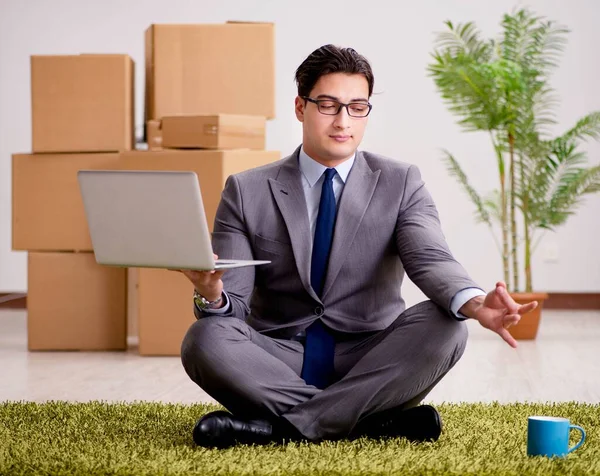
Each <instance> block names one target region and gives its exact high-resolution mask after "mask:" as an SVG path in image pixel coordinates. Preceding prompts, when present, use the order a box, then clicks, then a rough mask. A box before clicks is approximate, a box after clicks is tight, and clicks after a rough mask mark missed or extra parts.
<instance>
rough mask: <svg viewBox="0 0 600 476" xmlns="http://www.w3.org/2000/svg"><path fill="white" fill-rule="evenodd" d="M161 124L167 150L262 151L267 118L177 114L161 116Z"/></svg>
mask: <svg viewBox="0 0 600 476" xmlns="http://www.w3.org/2000/svg"><path fill="white" fill-rule="evenodd" d="M161 122H162V124H161V130H162V147H164V148H166V149H169V148H173V149H257V150H262V149H264V148H265V128H266V119H265V118H264V117H261V116H243V115H235V114H202V115H180V116H166V117H163V118H162V120H161Z"/></svg>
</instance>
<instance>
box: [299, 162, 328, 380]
mask: <svg viewBox="0 0 600 476" xmlns="http://www.w3.org/2000/svg"><path fill="white" fill-rule="evenodd" d="M335 173H336V172H335V169H327V170H325V174H324V175H325V180H324V181H323V188H322V190H321V201H320V202H319V214H318V215H317V227H316V229H315V239H314V242H313V251H312V261H311V268H310V284H311V286H312V288H313V289H314V290H315V293H317V295H318V296H321V294H322V292H323V285H324V284H325V273H326V271H327V260H328V258H329V250H330V249H331V242H332V240H333V227H334V224H335V212H336V208H335V195H334V194H333V177H334V175H335ZM334 351H335V340H334V338H333V336H332V335H331V334H330V333H329V332H328V331H327V329H326V328H325V326H324V325H323V323H322V322H321V320H320V319H317V320H316V321H315V322H313V323H312V324H311V325H310V326H309V327H308V328H307V329H306V344H305V346H304V362H303V365H302V375H301V376H302V378H303V379H304V381H305V382H306V383H307V384H309V385H314V386H315V387H317V388H325V387H327V386H328V385H329V383H330V382H331V377H332V376H333V356H334Z"/></svg>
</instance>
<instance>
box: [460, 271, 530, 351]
mask: <svg viewBox="0 0 600 476" xmlns="http://www.w3.org/2000/svg"><path fill="white" fill-rule="evenodd" d="M537 305H538V303H537V301H531V302H529V303H527V304H518V303H516V302H515V301H514V299H513V298H512V297H511V296H510V294H509V293H508V290H507V289H506V284H505V283H504V282H503V281H499V282H498V283H496V287H495V288H494V289H493V290H492V291H490V292H489V293H487V295H485V296H477V297H474V298H473V299H471V300H470V301H468V302H467V303H466V304H465V305H464V306H463V307H461V308H460V310H459V311H460V312H461V314H464V315H465V316H467V317H469V318H471V319H476V320H477V321H479V323H480V324H481V325H482V326H483V327H485V328H486V329H489V330H491V331H494V332H495V333H496V334H498V335H499V336H500V337H502V338H503V339H504V340H505V341H506V342H507V343H508V345H510V346H511V347H514V348H516V347H517V341H516V340H515V339H514V337H513V336H511V335H510V333H509V332H508V330H507V329H508V328H509V327H511V326H514V325H516V324H517V323H518V322H519V321H520V320H521V316H522V315H523V314H527V313H528V312H530V311H533V310H534V309H535V308H536V307H537Z"/></svg>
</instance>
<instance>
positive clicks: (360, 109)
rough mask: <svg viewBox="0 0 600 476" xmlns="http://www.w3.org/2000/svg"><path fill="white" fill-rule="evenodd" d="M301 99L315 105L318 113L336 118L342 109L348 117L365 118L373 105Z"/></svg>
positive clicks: (332, 100)
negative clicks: (344, 109) (343, 108)
mask: <svg viewBox="0 0 600 476" xmlns="http://www.w3.org/2000/svg"><path fill="white" fill-rule="evenodd" d="M302 99H306V100H307V101H309V102H312V103H314V104H316V105H317V109H318V110H319V112H320V113H321V114H325V115H327V116H336V115H338V114H339V113H340V111H341V110H342V107H345V108H346V111H347V112H348V115H349V116H352V117H367V116H368V115H369V113H370V112H371V109H372V108H373V105H372V104H369V103H367V102H351V103H349V104H344V103H342V102H339V101H336V100H335V99H313V98H309V97H308V96H302Z"/></svg>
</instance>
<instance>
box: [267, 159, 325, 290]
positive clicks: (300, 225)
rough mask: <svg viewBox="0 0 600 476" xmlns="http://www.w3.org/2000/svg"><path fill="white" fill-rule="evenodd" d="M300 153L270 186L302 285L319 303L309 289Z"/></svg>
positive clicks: (286, 163) (308, 239)
mask: <svg viewBox="0 0 600 476" xmlns="http://www.w3.org/2000/svg"><path fill="white" fill-rule="evenodd" d="M299 152H300V148H298V149H296V152H294V153H293V154H292V155H291V156H289V157H288V158H287V159H286V160H285V161H284V163H283V165H282V166H281V169H280V170H279V174H278V175H277V179H269V186H270V187H271V193H272V194H273V198H274V199H275V203H277V206H278V207H279V211H280V212H281V215H282V216H283V220H284V221H285V225H286V227H287V231H288V234H289V237H290V242H291V243H292V249H293V251H294V258H295V260H296V266H297V268H298V273H299V275H300V279H301V281H302V284H303V285H304V287H305V289H306V291H307V292H308V293H309V294H310V295H311V296H312V297H313V298H315V299H318V296H317V295H316V293H315V292H314V290H313V288H312V287H311V285H310V246H311V241H312V237H311V236H310V223H309V221H308V211H307V206H306V198H305V197H304V190H303V189H302V176H301V172H300V169H299V166H298V154H299Z"/></svg>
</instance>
